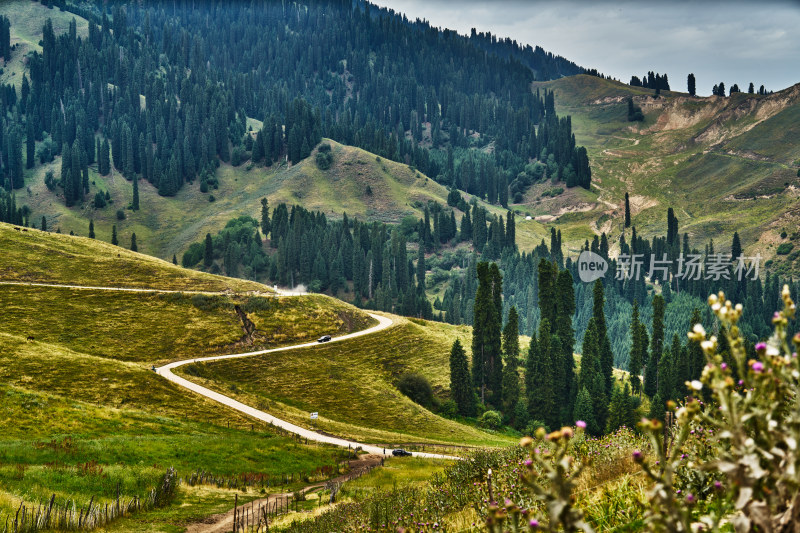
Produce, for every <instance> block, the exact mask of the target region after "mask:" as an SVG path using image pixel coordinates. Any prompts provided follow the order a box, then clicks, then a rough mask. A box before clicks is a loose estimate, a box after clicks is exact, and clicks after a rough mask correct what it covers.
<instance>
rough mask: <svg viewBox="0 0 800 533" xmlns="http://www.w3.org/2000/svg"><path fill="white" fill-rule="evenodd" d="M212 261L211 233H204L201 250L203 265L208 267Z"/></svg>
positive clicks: (212, 245)
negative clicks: (203, 242)
mask: <svg viewBox="0 0 800 533" xmlns="http://www.w3.org/2000/svg"><path fill="white" fill-rule="evenodd" d="M213 263H214V242H213V241H212V240H211V234H210V233H206V242H205V248H204V251H203V265H204V266H205V267H206V268H208V267H210V266H211V265H212V264H213Z"/></svg>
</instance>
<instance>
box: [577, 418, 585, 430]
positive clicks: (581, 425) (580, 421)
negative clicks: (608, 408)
mask: <svg viewBox="0 0 800 533" xmlns="http://www.w3.org/2000/svg"><path fill="white" fill-rule="evenodd" d="M575 425H576V426H578V427H579V428H581V429H586V422H584V421H583V420H577V421H576V422H575Z"/></svg>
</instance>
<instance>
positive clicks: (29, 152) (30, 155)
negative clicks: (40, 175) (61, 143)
mask: <svg viewBox="0 0 800 533" xmlns="http://www.w3.org/2000/svg"><path fill="white" fill-rule="evenodd" d="M25 127H26V132H25V168H33V166H34V165H35V164H36V139H35V135H36V132H35V131H34V127H33V117H31V116H28V119H27V124H26V126H25Z"/></svg>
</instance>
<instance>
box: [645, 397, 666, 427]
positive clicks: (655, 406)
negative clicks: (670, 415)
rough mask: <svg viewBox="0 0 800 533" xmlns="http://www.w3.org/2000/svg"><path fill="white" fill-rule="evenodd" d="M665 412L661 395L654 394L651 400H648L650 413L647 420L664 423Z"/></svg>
mask: <svg viewBox="0 0 800 533" xmlns="http://www.w3.org/2000/svg"><path fill="white" fill-rule="evenodd" d="M666 412H667V409H666V405H665V402H664V400H662V399H661V394H659V393H656V395H655V396H653V399H652V400H650V412H649V413H648V414H647V418H650V419H655V420H660V421H662V422H663V421H664V413H666Z"/></svg>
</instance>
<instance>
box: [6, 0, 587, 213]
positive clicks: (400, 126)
mask: <svg viewBox="0 0 800 533" xmlns="http://www.w3.org/2000/svg"><path fill="white" fill-rule="evenodd" d="M103 6H105V7H104V8H103V9H100V8H99V7H98V5H90V4H86V5H84V4H80V5H78V6H73V5H72V4H69V5H67V6H66V7H68V8H70V9H72V10H74V11H75V12H76V13H78V14H80V15H82V16H84V17H86V18H87V19H88V20H89V35H88V38H86V39H83V38H80V37H78V35H77V31H76V27H75V25H74V24H73V25H72V26H71V27H70V29H69V31H68V32H67V33H65V34H63V35H55V34H54V32H53V29H52V26H51V25H49V23H48V24H46V25H45V28H44V32H43V39H42V43H41V45H42V53H41V54H39V53H34V54H33V55H32V57H31V58H30V64H29V69H30V74H29V75H25V77H24V79H23V81H22V85H21V90H20V92H19V94H18V93H17V91H16V89H15V88H14V87H13V86H11V85H7V86H5V87H4V88H3V91H2V98H0V104H2V111H3V113H2V114H3V116H4V120H3V127H2V135H3V138H2V146H3V150H4V157H3V160H2V175H3V181H4V185H5V188H6V189H7V190H14V189H20V188H22V187H24V185H25V184H24V180H23V176H22V166H23V157H22V152H23V149H22V145H23V143H24V144H25V158H24V164H25V165H26V166H27V168H31V167H33V166H34V165H36V164H37V160H38V162H39V163H45V162H49V161H52V160H53V158H54V157H58V156H61V173H60V176H51V177H49V179H48V182H47V183H48V187H50V188H51V190H54V191H57V192H58V194H59V195H63V199H64V202H65V203H66V205H67V206H73V205H77V206H80V205H82V204H83V202H85V201H86V200H87V198H89V197H91V196H92V195H91V190H90V183H89V179H88V170H87V169H88V166H89V165H93V164H95V163H97V169H98V171H99V173H100V174H102V175H106V174H108V173H109V172H110V170H111V168H112V166H113V168H114V169H116V170H117V171H119V172H121V173H122V174H123V175H124V176H125V177H126V178H127V179H128V180H130V181H131V182H132V184H131V187H132V188H133V189H136V188H138V179H139V178H142V179H144V180H147V181H148V182H150V183H151V184H153V186H154V187H156V188H157V189H158V191H159V193H160V194H162V195H166V196H171V195H174V194H175V193H176V192H177V191H178V190H179V189H180V188H181V187H183V186H185V184H190V183H194V182H195V181H197V182H198V183H199V187H200V189H201V191H203V192H206V191H208V190H209V189H210V188H214V187H215V186H216V184H217V177H216V176H215V170H216V167H217V166H218V165H219V162H220V161H222V162H231V163H232V164H234V165H238V164H240V163H241V162H243V161H245V160H251V161H252V163H254V164H264V165H267V166H269V165H271V164H272V163H273V162H275V161H279V160H288V161H290V162H291V163H297V162H298V161H299V160H300V159H302V158H305V157H308V155H309V154H310V152H311V149H313V148H314V147H315V146H316V145H317V144H318V143H319V141H320V139H321V137H322V136H323V135H324V136H327V137H330V138H332V139H334V140H337V141H340V142H342V143H345V144H350V145H355V146H359V147H362V148H365V149H367V150H370V151H372V152H374V153H376V154H378V155H380V156H382V157H386V158H389V159H392V160H397V161H402V162H406V163H408V164H411V165H413V166H414V167H416V168H418V169H419V170H420V171H422V172H424V173H426V174H428V175H429V176H431V177H433V178H435V179H436V180H438V181H440V182H442V183H444V184H447V185H450V186H454V187H458V188H460V189H462V190H464V191H467V192H470V193H472V194H475V195H477V196H479V197H481V198H486V199H487V200H488V201H489V202H490V203H497V204H502V205H507V204H508V201H509V190H511V192H512V194H520V193H521V192H524V190H525V189H526V188H527V186H529V185H530V183H532V181H533V180H534V179H544V178H545V177H546V178H550V179H552V180H553V181H560V182H563V183H564V184H565V185H566V186H567V187H572V186H582V187H586V188H588V187H589V183H590V180H591V171H590V169H589V161H588V157H587V155H586V150H585V149H583V148H581V147H579V146H576V143H575V138H574V135H573V134H572V132H571V122H570V118H569V117H558V116H557V115H556V113H555V109H554V103H553V95H552V93H549V92H545V93H539V92H538V91H537V92H536V93H532V92H531V91H530V88H529V86H530V83H531V81H533V80H534V79H536V78H537V76H538V77H540V78H542V79H546V78H547V77H548V76H558V75H561V73H562V72H563V73H575V72H579V71H580V69H579V68H578V67H576V66H575V65H574V64H572V63H570V62H568V61H566V60H564V59H562V58H559V57H554V56H552V55H551V54H545V53H543V52H542V51H541V50H540V49H537V50H535V51H534V50H532V49H530V48H521V47H519V46H518V45H516V44H510V43H504V42H503V41H500V42H498V41H497V39H496V38H495V37H493V36H489V35H485V34H481V35H480V36H473V37H471V38H467V37H464V36H459V35H457V34H455V33H453V32H448V31H439V30H438V29H436V28H431V27H430V26H429V25H428V24H426V23H423V22H419V21H418V22H413V23H412V22H410V21H408V20H406V19H404V18H403V17H401V16H399V15H397V14H394V13H392V12H388V11H386V10H381V9H376V8H374V7H373V6H371V5H370V4H368V3H365V4H359V5H355V6H353V5H351V3H350V2H322V3H314V4H310V5H308V6H306V5H300V4H292V5H288V4H285V3H283V4H279V3H274V2H256V3H255V4H247V5H245V4H240V3H227V2H218V3H214V2H212V3H207V4H206V5H205V6H204V8H203V9H200V10H198V9H194V7H195V6H193V5H192V4H191V3H180V2H178V3H176V2H165V3H148V4H146V5H141V6H139V5H134V4H125V3H121V2H120V3H110V4H103ZM61 7H62V8H63V7H64V6H61ZM106 8H107V9H106ZM212 20H213V21H214V24H211V23H210V21H212ZM9 53H12V52H9ZM476 65H480V68H475V67H476ZM399 73H403V75H402V76H400V75H399ZM537 73H538V74H537ZM248 118H250V119H257V120H259V121H261V123H262V126H261V127H260V128H259V129H258V130H257V131H251V126H249V125H248V121H247V120H248ZM251 133H252V134H251ZM36 142H39V143H40V145H39V147H38V148H37V149H36V153H34V148H35V143H36ZM533 160H538V161H539V162H540V163H539V164H540V167H537V168H535V169H534V170H531V171H530V172H528V170H530V169H529V167H531V165H530V163H531V161H533ZM526 172H527V173H526ZM545 172H546V174H545ZM509 185H511V189H509ZM194 186H198V185H194ZM135 204H136V205H135V206H134V209H138V208H139V206H138V202H135Z"/></svg>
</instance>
